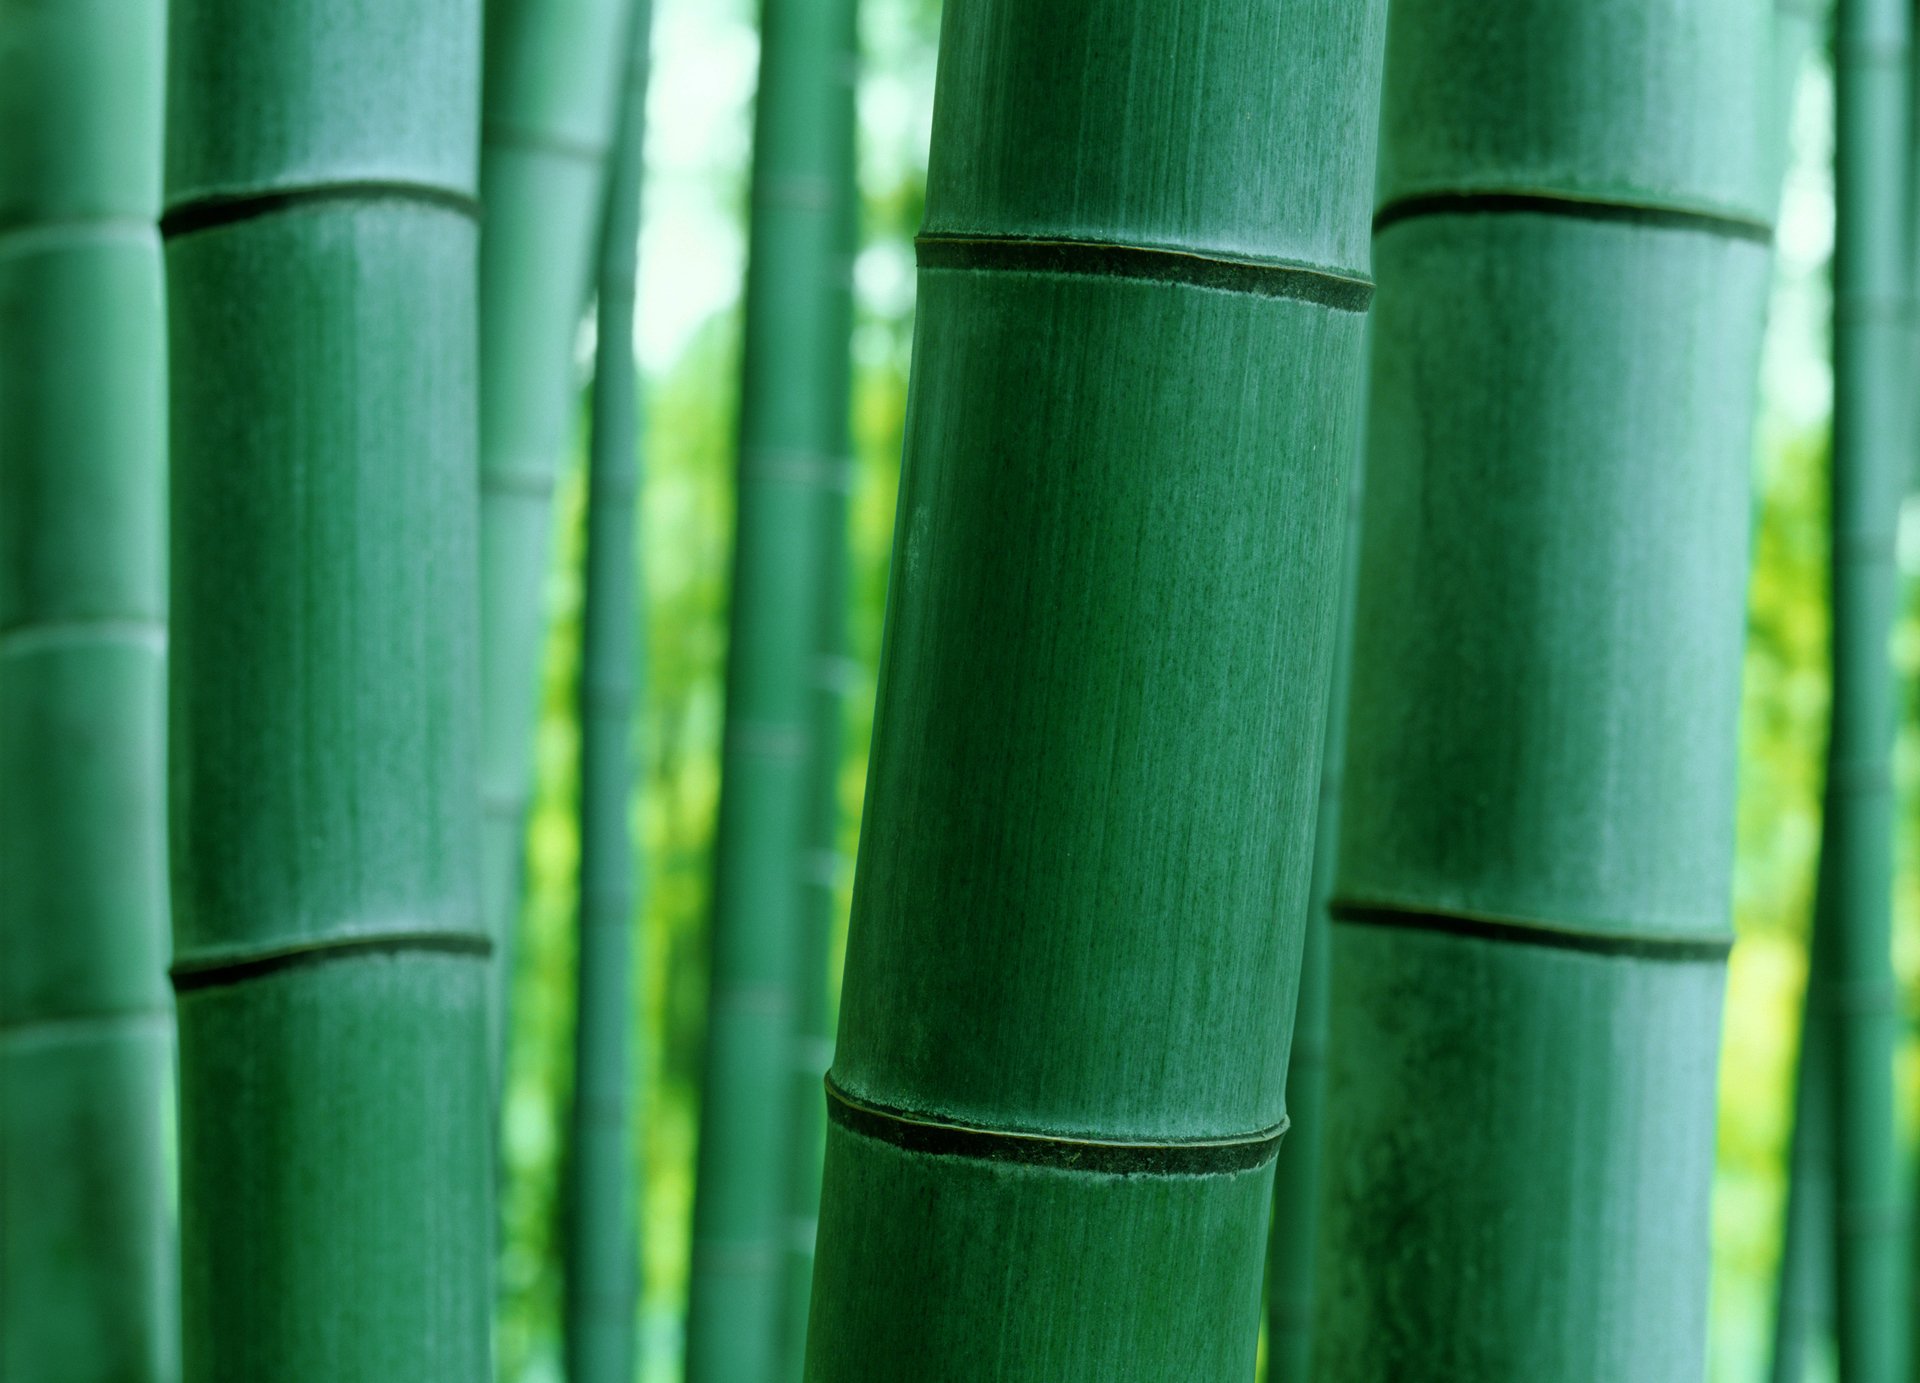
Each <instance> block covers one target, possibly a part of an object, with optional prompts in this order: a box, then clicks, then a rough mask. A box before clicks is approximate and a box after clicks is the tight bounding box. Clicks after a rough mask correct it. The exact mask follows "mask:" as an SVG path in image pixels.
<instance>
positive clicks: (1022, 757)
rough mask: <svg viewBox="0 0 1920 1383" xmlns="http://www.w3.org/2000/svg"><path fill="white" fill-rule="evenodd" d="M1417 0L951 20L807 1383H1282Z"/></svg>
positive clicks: (1035, 6)
mask: <svg viewBox="0 0 1920 1383" xmlns="http://www.w3.org/2000/svg"><path fill="white" fill-rule="evenodd" d="M1380 19H1381V11H1380V8H1379V7H1376V6H1371V5H1356V4H1351V3H1346V2H1345V0H1341V3H1303V4H1295V5H1287V6H1282V7H1277V8H1276V7H1274V6H1271V5H1266V4H1260V3H1252V0H1246V2H1244V3H1241V2H1238V0H1223V2H1222V3H1216V4H1210V5H1205V6H1191V5H1189V6H1175V5H1150V6H1132V5H1127V6H1122V5H1107V4H1101V5H1094V6H1090V7H1089V6H1059V5H1052V4H1045V3H1041V2H1040V0H954V3H951V4H949V5H948V6H947V8H946V11H945V17H944V30H943V33H942V39H941V49H940V73H939V78H938V81H939V88H938V90H939V98H938V102H937V104H936V114H935V124H934V134H933V146H932V162H931V165H930V168H929V178H928V202H927V226H926V229H925V231H924V232H923V234H922V236H921V240H920V266H921V275H920V299H919V304H920V305H919V316H918V337H917V342H916V346H915V353H914V376H915V378H914V381H913V394H912V400H911V402H910V404H909V407H908V420H907V449H906V467H905V471H904V473H903V476H902V485H901V493H900V508H899V518H898V524H897V529H896V541H895V548H894V560H893V572H892V592H891V596H890V605H889V610H888V620H887V636H886V645H885V651H884V652H883V655H882V665H881V682H880V697H879V708H878V722H877V728H876V734H875V740H874V754H873V759H872V767H871V772H870V777H869V782H868V798H867V800H868V809H867V815H866V818H865V820H866V825H865V828H864V832H863V838H862V841H861V847H860V861H859V870H858V874H857V878H856V884H855V895H854V909H853V924H852V932H851V936H850V940H849V949H848V957H847V974H846V987H845V990H844V995H843V1006H842V1010H841V1020H840V1034H839V1049H838V1052H837V1054H836V1057H835V1061H834V1067H833V1072H832V1075H831V1076H830V1078H829V1128H828V1136H827V1158H826V1184H825V1193H824V1198H823V1202H822V1209H821V1222H820V1242H819V1258H818V1261H817V1263H816V1268H815V1280H814V1294H813V1315H812V1333H811V1338H810V1340H809V1342H808V1349H807V1377H808V1378H809V1379H810V1380H812V1383H867V1381H868V1380H874V1381H875V1383H878V1380H887V1381H888V1383H892V1380H895V1379H899V1378H906V1377H911V1378H919V1379H928V1380H934V1383H977V1380H980V1379H985V1378H992V1379H996V1380H1001V1381H1002V1383H1040V1381H1041V1380H1045V1383H1091V1381H1092V1380H1096V1379H1097V1380H1100V1381H1101V1383H1148V1380H1151V1383H1165V1380H1168V1379H1209V1380H1211V1379H1232V1378H1247V1377H1250V1376H1251V1375H1252V1373H1253V1370H1254V1361H1255V1352H1256V1343H1257V1340H1258V1335H1259V1322H1260V1286H1261V1269H1262V1262H1263V1259H1264V1256H1265V1254H1264V1250H1265V1246H1266V1240H1267V1228H1268V1212H1269V1202H1270V1189H1271V1185H1272V1172H1271V1164H1272V1157H1273V1153H1274V1148H1275V1145H1276V1142H1277V1139H1278V1137H1279V1135H1280V1133H1281V1130H1282V1128H1283V1126H1284V1091H1285V1082H1286V1074H1287V1048H1288V1033H1289V1028H1290V1019H1291V1015H1292V1011H1293V1006H1294V991H1295V988H1296V985H1297V981H1298V966H1299V954H1300V939H1301V919H1302V918H1303V917H1304V915H1305V911H1306V903H1307V891H1308V880H1309V872H1310V869H1311V863H1312V845H1313V834H1314V825H1313V822H1314V806H1315V796H1316V789H1317V787H1318V783H1319V768H1320V758H1321V750H1322V743H1323V732H1324V720H1325V708H1326V700H1327V691H1326V688H1327V680H1328V675H1329V671H1330V667H1331V662H1332V652H1333V641H1334V640H1333V632H1334V631H1333V626H1334V617H1335V606H1336V604H1337V596H1338V591H1339V586H1340V567H1341V562H1340V549H1341V538H1340V535H1341V510H1342V502H1343V498H1344V495H1345V492H1346V480H1347V474H1348V469H1349V466H1350V462H1351V457H1352V449H1353V445H1354V437H1355V423H1356V414H1357V407H1356V403H1357V390H1358V383H1359V375H1360V366H1361V360H1360V345H1361V324H1362V321H1363V314H1364V310H1365V305H1366V301H1367V297H1368V291H1369V290H1368V285H1367V284H1366V282H1365V274H1366V270H1367V259H1368V255H1367V209H1368V199H1369V194H1370V191H1371V188H1372V172H1373V145H1372V140H1371V138H1370V134H1371V131H1372V128H1373V124H1374V120H1375V114H1376V110H1377V99H1378V90H1379V87H1378V75H1379V73H1378V63H1379V44H1380V38H1381V27H1380ZM1170 169H1171V170H1176V171H1175V172H1172V173H1170V172H1169V170H1170Z"/></svg>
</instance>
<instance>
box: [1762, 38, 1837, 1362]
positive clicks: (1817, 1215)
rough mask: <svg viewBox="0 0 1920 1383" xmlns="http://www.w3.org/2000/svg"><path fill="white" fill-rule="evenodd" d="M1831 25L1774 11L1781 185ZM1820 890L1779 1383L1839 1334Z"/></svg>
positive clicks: (1790, 1203) (1800, 1084) (1806, 1004)
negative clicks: (1801, 104)
mask: <svg viewBox="0 0 1920 1383" xmlns="http://www.w3.org/2000/svg"><path fill="white" fill-rule="evenodd" d="M1830 24H1831V6H1830V5H1828V4H1826V3H1823V2H1822V0H1781V2H1780V3H1779V4H1777V5H1776V6H1775V9H1774V39H1773V53H1774V119H1773V129H1774V134H1775V137H1776V139H1777V141H1778V143H1777V145H1776V149H1777V162H1776V165H1775V172H1776V174H1778V175H1779V176H1781V177H1782V178H1784V175H1785V172H1786V168H1787V164H1788V161H1789V159H1790V158H1791V153H1792V120H1793V109H1794V102H1795V98H1796V96H1797V93H1798V90H1799V86H1800V78H1801V74H1802V72H1803V70H1804V69H1805V68H1806V66H1807V59H1808V57H1809V55H1810V54H1811V53H1812V52H1814V51H1815V49H1816V48H1818V47H1819V46H1821V45H1822V43H1823V42H1824V41H1825V39H1826V37H1827V33H1828V30H1829V28H1830ZM1815 887H1816V898H1815V907H1814V915H1813V917H1812V919H1811V920H1810V925H1809V929H1808V940H1807V983H1806V990H1805V994H1804V997H1803V999H1802V1002H1801V1013H1800V1051H1799V1059H1798V1062H1797V1063H1796V1070H1795V1079H1794V1103H1793V1133H1792V1139H1791V1143H1790V1146H1789V1152H1788V1168H1787V1201H1786V1210H1785V1213H1784V1215H1783V1216H1782V1225H1783V1230H1782V1234H1781V1245H1780V1270H1779V1279H1778V1284H1777V1290H1776V1298H1775V1306H1774V1331H1773V1358H1772V1365H1771V1373H1770V1377H1771V1378H1772V1379H1773V1383H1797V1380H1799V1379H1801V1378H1803V1377H1805V1376H1806V1371H1807V1368H1808V1366H1809V1357H1810V1353H1811V1351H1812V1350H1813V1349H1814V1347H1815V1343H1816V1341H1818V1340H1821V1339H1824V1338H1825V1337H1827V1336H1828V1335H1829V1334H1830V1333H1831V1331H1832V1325H1833V1234H1832V1229H1831V1227H1832V1224H1833V1096H1832V1083H1833V1082H1832V1072H1831V1070H1830V1069H1829V1067H1830V1063H1831V1056H1830V1054H1829V1052H1828V1047H1829V1045H1830V1044H1829V1041H1828V1033H1827V1029H1828V1027H1829V1025H1830V1023H1831V1015H1830V1014H1829V1012H1828V1004H1827V1001H1826V992H1825V991H1826V990H1827V988H1828V987H1829V984H1830V981H1829V979H1828V976H1827V973H1826V972H1827V969H1828V966H1827V964H1826V963H1825V962H1824V961H1823V959H1822V955H1821V952H1822V951H1823V949H1824V948H1823V947H1822V946H1821V944H1820V934H1821V933H1822V932H1823V931H1825V930H1828V929H1830V927H1831V923H1828V922H1823V921H1822V920H1821V919H1822V916H1823V915H1824V914H1826V913H1827V912H1828V911H1829V906H1830V905H1829V903H1828V899H1827V894H1828V871H1827V870H1824V869H1823V870H1821V871H1820V874H1819V876H1818V879H1817V881H1816V886H1815Z"/></svg>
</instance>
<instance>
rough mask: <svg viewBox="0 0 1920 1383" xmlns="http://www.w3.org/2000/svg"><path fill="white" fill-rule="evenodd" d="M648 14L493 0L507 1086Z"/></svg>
mask: <svg viewBox="0 0 1920 1383" xmlns="http://www.w3.org/2000/svg"><path fill="white" fill-rule="evenodd" d="M633 3H635V0H487V7H486V81H485V96H484V100H485V116H484V125H483V130H482V138H481V162H480V195H481V202H482V206H483V214H484V221H483V225H482V235H481V240H480V649H481V712H480V756H481V757H480V789H479V790H480V797H481V843H480V862H481V882H480V897H481V908H482V911H483V914H484V916H485V918H486V926H487V935H488V936H489V937H491V938H492V940H493V944H494V947H495V960H494V964H495V970H496V974H495V984H496V986H497V990H496V994H495V998H494V1001H493V1002H494V1008H493V1014H492V1022H493V1059H494V1062H495V1065H496V1070H495V1079H496V1082H497V1081H498V1079H499V1076H500V1071H499V1063H500V1062H501V1061H502V1060H503V1058H504V1052H505V1046H506V1041H507V1021H508V1009H509V1002H508V996H509V994H510V992H511V989H512V985H513V957H514V944H513V943H514V930H515V927H516V925H517V923H518V918H519V910H520V880H521V863H522V856H523V853H524V848H525V834H526V815H527V801H528V796H529V793H530V791H531V786H530V785H531V781H532V774H533V730H534V719H535V710H536V705H537V700H538V697H537V690H538V686H539V680H540V660H541V652H542V647H543V644H544V640H545V633H546V584H547V566H548V556H549V548H550V547H551V545H552V528H553V490H554V484H555V481H556V479H557V477H558V475H559V472H560V458H561V456H562V455H564V454H565V452H566V450H567V442H568V436H569V425H570V421H571V419H572V417H573V408H574V403H575V399H576V389H577V385H578V371H577V369H576V366H575V363H574V345H575V341H576V340H577V338H578V335H579V330H580V323H581V318H582V313H583V311H584V309H585V306H586V300H587V292H588V289H589V287H590V286H591V285H590V282H589V279H590V277H591V274H590V264H591V260H592V257H593V249H594V245H595V244H596V242H597V239H598V234H597V233H598V230H599V227H600V221H601V212H602V208H603V201H604V185H605V174H606V158H607V144H608V141H609V139H610V138H611V137H612V132H613V129H614V115H615V108H616V105H617V101H618V95H619V91H620V88H621V83H622V75H623V74H624V73H625V71H626V67H627V53H626V49H625V48H624V46H623V39H624V37H625V35H626V33H627V28H628V14H629V6H630V5H631V4H633Z"/></svg>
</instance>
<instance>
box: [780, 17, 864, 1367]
mask: <svg viewBox="0 0 1920 1383" xmlns="http://www.w3.org/2000/svg"><path fill="white" fill-rule="evenodd" d="M825 8H826V9H827V10H828V11H829V14H828V17H827V22H828V23H829V24H830V26H831V29H832V31H833V37H834V38H835V40H836V51H835V53H834V54H833V58H832V61H833V72H834V75H835V76H836V77H837V79H838V85H837V86H836V87H835V88H834V89H832V90H831V91H830V93H829V96H830V102H829V107H828V110H827V119H828V120H829V121H830V122H831V123H830V124H829V125H828V126H827V136H826V139H827V145H828V152H829V156H830V157H831V158H832V159H833V161H834V162H833V171H832V173H831V175H830V176H831V186H832V213H833V216H834V220H835V225H836V227H837V229H838V233H839V234H838V244H837V246H836V247H835V251H834V253H833V254H831V255H830V256H829V257H828V259H827V262H826V265H825V270H826V273H825V277H824V278H823V280H822V282H821V292H822V293H823V294H825V296H826V300H827V301H826V311H827V314H828V316H827V319H826V322H825V323H824V325H823V328H822V330H823V333H824V339H823V341H822V346H821V351H820V360H819V363H820V365H821V367H822V369H821V376H820V377H821V384H820V388H821V402H822V407H821V415H820V425H821V433H820V441H819V456H820V457H821V463H820V465H819V467H818V468H817V470H816V483H815V487H814V488H815V494H814V497H813V508H814V510H815V516H816V517H815V522H817V523H818V524H819V544H820V550H819V574H818V577H817V580H816V584H815V593H814V607H815V609H814V629H813V647H812V650H811V658H812V666H811V676H810V678H809V685H808V696H809V701H810V704H809V708H808V727H807V764H806V775H807V777H806V787H805V792H806V800H805V803H804V807H803V810H804V812H805V820H804V822H803V823H802V829H803V836H804V840H803V849H804V851H805V856H804V863H803V865H802V869H801V882H800V897H799V900H798V909H799V911H798V914H797V921H798V924H799V928H800V936H799V945H798V946H797V948H796V950H795V959H796V961H797V965H796V968H795V972H794V1031H793V1042H792V1050H793V1063H792V1069H793V1095H792V1115H791V1119H792V1127H791V1129H790V1131H789V1133H788V1143H787V1167H788V1183H787V1207H786V1209H787V1236H786V1244H785V1252H786V1262H785V1265H784V1268H783V1273H784V1279H785V1288H784V1290H785V1301H784V1304H783V1307H782V1312H783V1315H782V1319H781V1351H782V1362H781V1375H782V1376H783V1377H785V1378H787V1379H790V1380H792V1383H800V1380H801V1378H802V1377H803V1376H804V1375H805V1373H806V1349H807V1310H808V1306H809V1303H810V1302H811V1301H812V1297H813V1257H814V1241H815V1239H816V1237H817V1236H818V1232H819V1220H820V1173H821V1165H822V1160H823V1158H824V1155H825V1152H826V1136H827V1107H826V1101H825V1099H824V1098H823V1096H822V1093H821V1081H822V1080H824V1079H825V1078H826V1074H827V1068H828V1067H829V1066H830V1065H832V1062H833V992H832V989H833V986H832V979H833V976H832V975H831V973H830V970H831V967H832V959H833V942H834V932H835V930H836V924H837V923H838V921H839V918H840V910H839V902H840V881H841V878H842V870H843V867H844V861H843V857H842V854H841V850H840V824H841V813H840V769H841V764H842V756H843V753H844V750H845V747H846V746H845V734H844V721H845V718H846V686H847V665H848V664H847V658H848V649H847V566H848V552H847V507H848V503H849V499H850V496H851V493H852V490H853V483H854V458H853V436H852V427H851V423H852V412H851V404H852V397H851V396H852V387H853V356H852V344H853V342H852V338H853V266H854V260H855V258H856V256H857V255H858V254H859V249H860V183H859V177H858V168H857V166H856V163H857V148H856V135H857V130H856V125H857V117H858V111H857V108H856V99H857V96H858V89H859V76H860V34H859V27H860V25H859V7H858V4H857V0H834V3H832V4H830V5H827V6H826V7H825Z"/></svg>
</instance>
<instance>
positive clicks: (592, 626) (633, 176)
mask: <svg viewBox="0 0 1920 1383" xmlns="http://www.w3.org/2000/svg"><path fill="white" fill-rule="evenodd" d="M652 12H653V6H652V3H651V0H638V3H637V4H635V5H634V7H633V10H632V13H631V15H630V17H629V23H630V24H631V25H632V27H633V32H632V35H631V36H630V38H629V39H628V52H629V53H630V55H631V56H630V58H629V59H628V69H629V70H628V72H627V77H626V88H625V92H624V94H623V96H622V97H621V109H620V123H619V132H618V134H617V136H616V138H615V140H614V146H613V158H612V160H611V162H610V165H609V171H608V176H607V206H606V215H605V218H604V221H603V226H602V230H601V240H600V264H599V293H598V302H597V307H596V316H597V325H598V348H597V353H596V355H595V360H594V376H593V444H592V452H591V454H590V456H589V459H588V468H587V550H586V560H585V566H586V580H585V586H586V596H585V609H584V612H583V614H582V617H581V635H580V712H579V714H580V903H579V912H580V923H579V937H580V946H579V959H578V975H577V983H576V990H575V993H576V996H577V997H576V1004H575V1025H574V1044H573V1053H574V1056H573V1104H572V1126H571V1129H570V1135H571V1136H570V1137H569V1139H568V1145H567V1149H568V1158H567V1190H566V1210H567V1233H566V1240H565V1251H566V1265H565V1282H566V1301H565V1306H566V1309H565V1324H566V1351H567V1377H568V1379H569V1380H571V1383H632V1379H633V1370H634V1362H635V1357H636V1355H635V1325H636V1316H637V1312H638V1310H639V1297H640V1287H641V1283H640V1268H641V1264H640V1260H639V1254H638V1247H639V1241H638V1221H637V1216H638V1211H639V1206H638V1204H637V1197H636V1195H635V1191H634V1188H635V1186H636V1185H638V1184H643V1183H641V1181H640V1179H639V1178H637V1177H636V1174H635V1173H636V1169H635V1163H634V1155H633V1143H632V1129H633V1112H634V1104H635V1098H636V1096H635V1091H634V1084H635V1082H634V1076H635V1069H636V1068H635V1065H634V1061H633V1052H632V1040H633V1038H632V1034H633V1015H634V1004H633V991H634V974H633V954H634V948H633V928H634V920H635V917H636V915H637V913H636V907H637V902H638V894H639V888H638V881H637V879H636V860H635V855H634V848H633V787H634V764H633V752H632V745H633V718H634V704H635V698H636V686H637V684H638V683H639V681H640V679H641V671H642V666H643V658H644V654H645V640H644V638H643V637H642V636H641V625H642V621H643V619H644V610H645V606H644V603H643V602H642V600H641V598H640V580H641V567H640V563H639V561H638V560H637V552H636V542H637V540H636V535H635V524H636V518H637V509H638V505H639V500H640V467H639V460H638V449H639V440H640V439H639V422H638V416H637V404H636V399H635V392H636V390H635V371H636V364H635V361H634V354H633V327H634V294H635V291H636V288H637V286H638V285H637V282H636V278H635V274H636V267H637V265H636V260H637V254H638V242H639V238H640V189H641V183H642V181H643V178H644V175H645V171H646V132H647V67H648V52H647V49H648V38H649V34H650V26H651V24H652ZM641 1069H644V1068H641Z"/></svg>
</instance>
